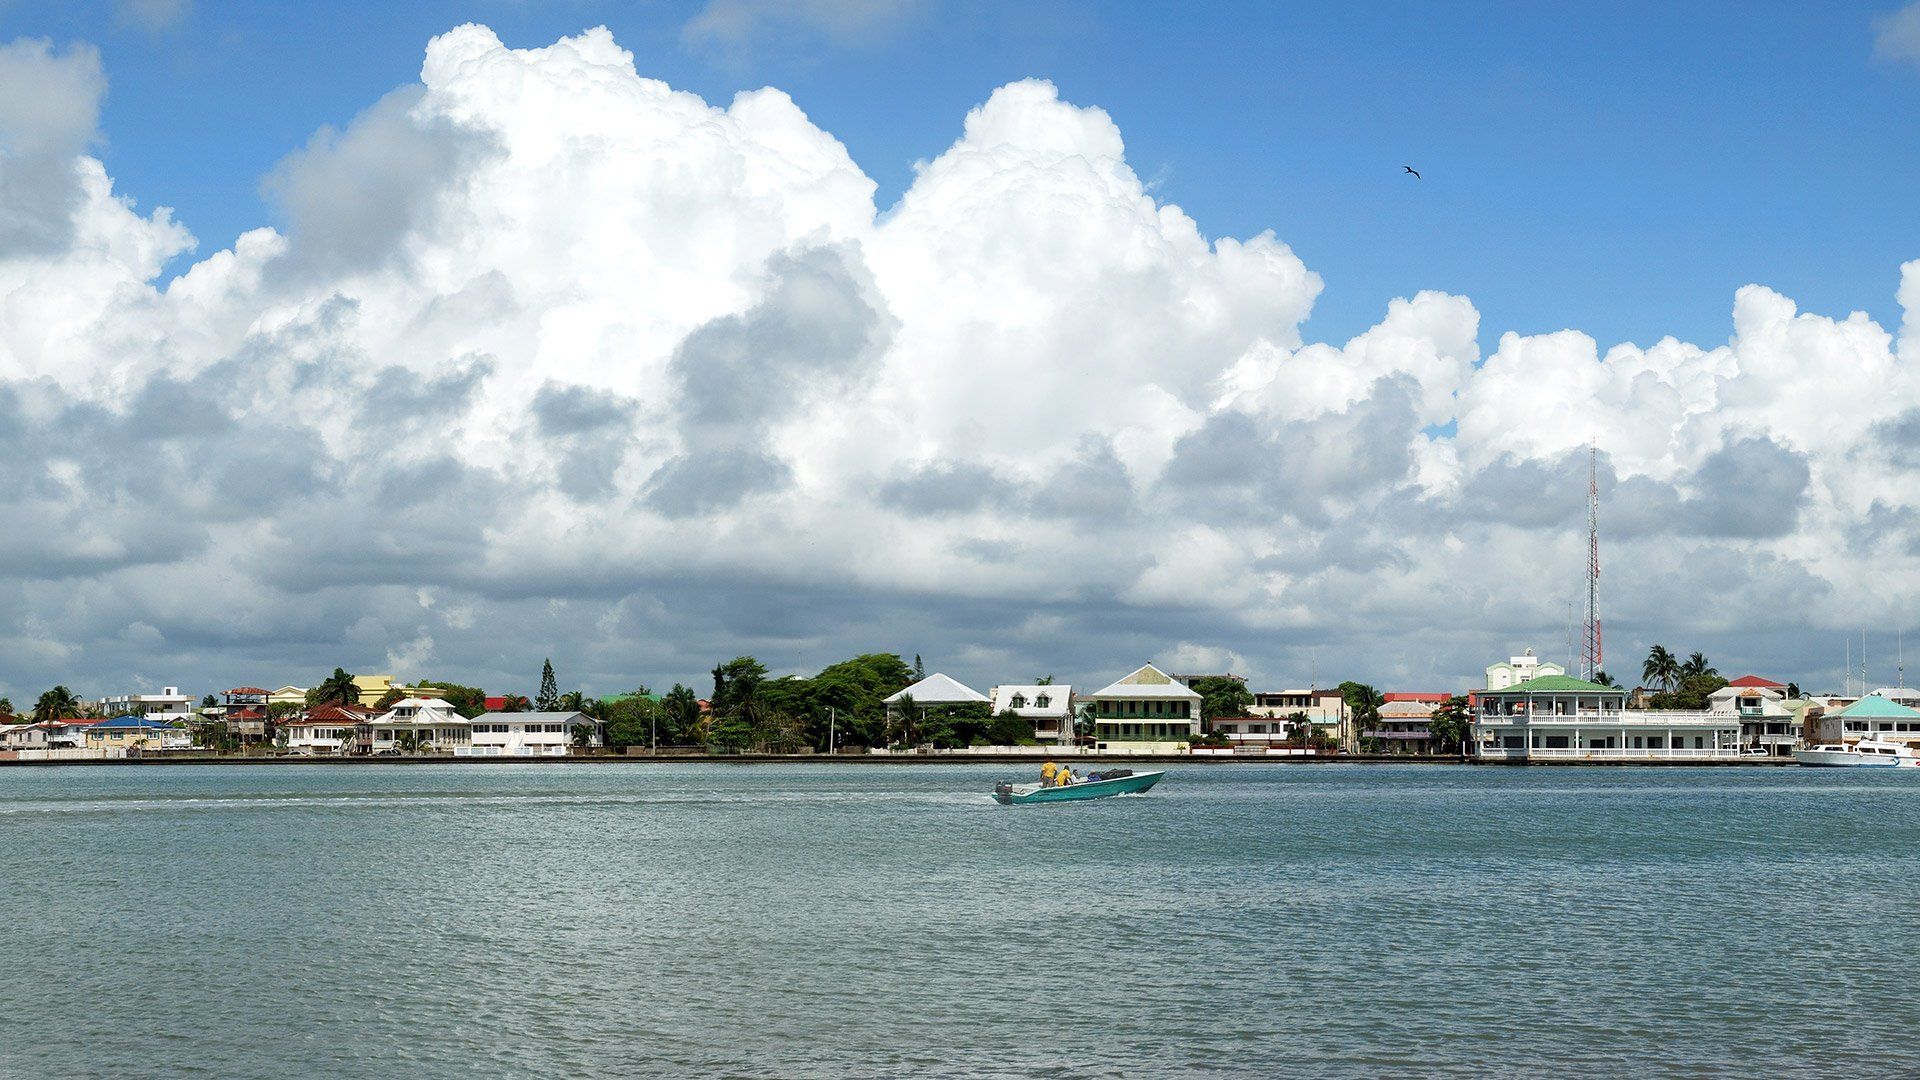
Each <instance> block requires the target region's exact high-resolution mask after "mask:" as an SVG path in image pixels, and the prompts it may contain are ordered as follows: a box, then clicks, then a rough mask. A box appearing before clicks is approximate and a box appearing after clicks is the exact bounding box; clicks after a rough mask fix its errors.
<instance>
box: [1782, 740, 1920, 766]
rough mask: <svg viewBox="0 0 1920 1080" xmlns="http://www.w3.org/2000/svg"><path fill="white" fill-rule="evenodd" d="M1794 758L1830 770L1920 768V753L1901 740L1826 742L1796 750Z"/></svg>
mask: <svg viewBox="0 0 1920 1080" xmlns="http://www.w3.org/2000/svg"><path fill="white" fill-rule="evenodd" d="M1793 759H1794V760H1795V761H1798V762H1799V763H1800V764H1802V765H1814V766H1819V767H1821V768H1828V769H1862V768H1865V769H1897V768H1920V753H1916V752H1915V751H1914V749H1913V748H1912V747H1911V746H1903V745H1901V744H1900V743H1890V742H1880V741H1879V740H1877V739H1861V740H1860V741H1859V742H1857V743H1823V744H1821V745H1819V746H1815V747H1811V748H1808V749H1803V750H1795V751H1794V752H1793Z"/></svg>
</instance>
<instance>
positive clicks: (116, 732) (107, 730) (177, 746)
mask: <svg viewBox="0 0 1920 1080" xmlns="http://www.w3.org/2000/svg"><path fill="white" fill-rule="evenodd" d="M86 736H87V749H89V750H108V751H115V750H118V751H125V750H186V749H189V748H191V747H192V746H193V734H192V733H191V732H189V731H187V730H186V729H185V728H183V727H178V726H175V725H174V724H172V723H169V722H168V721H165V720H162V719H160V718H159V717H158V716H131V715H129V716H116V717H114V718H113V719H111V720H102V721H100V722H99V723H97V724H91V725H89V726H88V727H87V730H86Z"/></svg>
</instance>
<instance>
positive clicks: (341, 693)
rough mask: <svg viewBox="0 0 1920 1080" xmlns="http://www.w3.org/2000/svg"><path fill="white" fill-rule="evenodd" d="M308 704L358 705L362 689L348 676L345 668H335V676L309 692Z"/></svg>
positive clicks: (331, 676)
mask: <svg viewBox="0 0 1920 1080" xmlns="http://www.w3.org/2000/svg"><path fill="white" fill-rule="evenodd" d="M307 704H308V705H309V706H314V705H358V704H360V687H359V686H357V685H356V684H355V683H354V681H353V676H351V675H349V674H347V671H346V669H345V668H334V669H333V674H331V675H329V676H327V677H326V678H325V679H323V680H321V683H320V685H319V686H316V687H314V688H313V689H311V690H309V691H307Z"/></svg>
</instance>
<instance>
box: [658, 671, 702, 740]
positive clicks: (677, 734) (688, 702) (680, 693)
mask: <svg viewBox="0 0 1920 1080" xmlns="http://www.w3.org/2000/svg"><path fill="white" fill-rule="evenodd" d="M660 706H661V709H662V710H663V711H664V712H665V713H666V721H667V723H668V724H669V725H670V726H671V728H672V730H673V732H674V740H675V742H678V741H679V740H680V739H681V738H683V737H684V735H685V733H686V732H690V731H692V730H693V729H694V728H696V727H699V726H700V699H699V698H697V697H694V696H693V688H692V687H690V686H682V685H680V684H679V683H674V684H673V689H671V690H669V691H667V694H666V697H664V698H662V699H661V701H660Z"/></svg>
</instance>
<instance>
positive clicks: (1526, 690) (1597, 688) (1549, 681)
mask: <svg viewBox="0 0 1920 1080" xmlns="http://www.w3.org/2000/svg"><path fill="white" fill-rule="evenodd" d="M1489 694H1620V695H1622V696H1624V695H1625V694H1626V691H1625V690H1622V689H1621V688H1619V687H1617V686H1601V685H1600V684H1599V683H1591V682H1588V681H1587V680H1585V679H1576V678H1574V677H1573V676H1571V675H1536V676H1534V677H1533V678H1531V679H1528V680H1527V681H1526V682H1521V683H1514V684H1513V685H1512V686H1509V687H1507V688H1506V689H1505V690H1482V691H1480V696H1481V697H1486V696H1487V695H1489Z"/></svg>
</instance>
